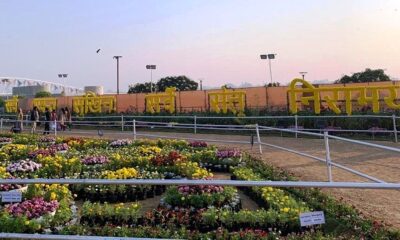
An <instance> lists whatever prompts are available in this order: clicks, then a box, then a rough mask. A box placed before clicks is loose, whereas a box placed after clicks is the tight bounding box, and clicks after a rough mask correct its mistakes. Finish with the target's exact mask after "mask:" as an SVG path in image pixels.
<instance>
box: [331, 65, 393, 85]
mask: <svg viewBox="0 0 400 240" xmlns="http://www.w3.org/2000/svg"><path fill="white" fill-rule="evenodd" d="M384 81H390V77H389V76H388V75H386V74H385V71H384V70H383V69H370V68H367V69H365V71H363V72H357V73H353V75H351V76H348V75H344V76H343V77H341V78H340V79H339V80H336V81H335V83H363V82H384Z"/></svg>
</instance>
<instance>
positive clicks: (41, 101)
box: [32, 98, 57, 112]
mask: <svg viewBox="0 0 400 240" xmlns="http://www.w3.org/2000/svg"><path fill="white" fill-rule="evenodd" d="M32 105H33V106H34V107H37V108H38V109H39V111H40V112H45V111H46V107H47V108H49V110H50V111H51V110H56V109H57V98H34V99H33V100H32Z"/></svg>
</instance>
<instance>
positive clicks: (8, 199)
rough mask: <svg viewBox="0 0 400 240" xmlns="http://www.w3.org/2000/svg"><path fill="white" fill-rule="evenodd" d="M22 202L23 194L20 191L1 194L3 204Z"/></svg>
mask: <svg viewBox="0 0 400 240" xmlns="http://www.w3.org/2000/svg"><path fill="white" fill-rule="evenodd" d="M21 201H22V193H21V192H20V191H13V192H1V202H3V203H16V202H21Z"/></svg>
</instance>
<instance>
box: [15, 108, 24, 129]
mask: <svg viewBox="0 0 400 240" xmlns="http://www.w3.org/2000/svg"><path fill="white" fill-rule="evenodd" d="M23 121H24V113H23V112H22V108H19V109H18V112H17V121H16V122H15V126H14V129H13V132H14V133H20V132H22V130H23Z"/></svg>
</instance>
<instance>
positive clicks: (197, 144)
mask: <svg viewBox="0 0 400 240" xmlns="http://www.w3.org/2000/svg"><path fill="white" fill-rule="evenodd" d="M189 146H190V147H198V148H200V147H207V143H206V142H203V141H194V142H190V143H189Z"/></svg>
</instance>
